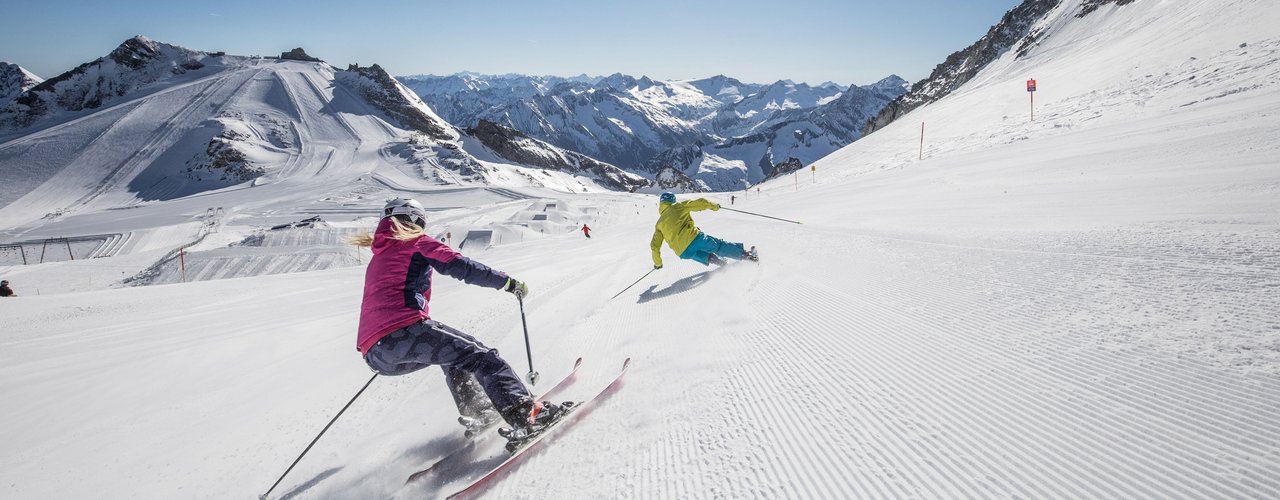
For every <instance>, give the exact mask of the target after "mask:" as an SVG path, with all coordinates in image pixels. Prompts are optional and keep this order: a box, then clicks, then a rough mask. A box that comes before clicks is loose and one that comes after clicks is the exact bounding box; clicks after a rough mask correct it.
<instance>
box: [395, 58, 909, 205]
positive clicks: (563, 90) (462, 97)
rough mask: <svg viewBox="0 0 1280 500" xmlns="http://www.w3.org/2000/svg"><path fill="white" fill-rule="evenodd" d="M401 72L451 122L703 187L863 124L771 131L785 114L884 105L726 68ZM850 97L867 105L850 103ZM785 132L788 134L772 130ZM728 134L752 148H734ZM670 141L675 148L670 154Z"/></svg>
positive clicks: (749, 176) (764, 171)
mask: <svg viewBox="0 0 1280 500" xmlns="http://www.w3.org/2000/svg"><path fill="white" fill-rule="evenodd" d="M896 80H897V77H896V76H895V77H890V78H887V79H886V80H885V81H882V82H879V83H877V84H874V85H880V86H882V87H877V89H875V90H874V91H873V92H872V93H871V94H870V95H872V96H875V97H876V98H879V97H881V96H886V95H887V96H888V98H887V99H885V100H884V102H885V103H887V102H888V101H889V100H892V99H893V98H894V97H897V94H896V93H892V92H888V93H887V91H891V90H892V88H893V87H895V85H896V86H897V87H901V85H898V84H897V81H896ZM401 81H402V82H404V83H405V84H406V86H408V87H409V88H411V89H414V91H415V92H417V93H418V94H419V95H420V96H421V97H422V98H423V100H425V101H426V102H428V103H430V104H431V106H432V108H434V109H442V110H448V111H447V112H442V116H444V117H445V119H447V120H450V121H451V122H452V123H455V124H460V125H468V124H472V123H476V122H477V121H479V120H485V121H490V122H494V123H500V124H502V125H503V126H505V127H509V128H513V129H516V130H520V131H521V132H524V133H526V134H528V135H529V136H531V137H534V138H537V139H540V140H543V141H546V142H548V143H550V144H554V145H556V146H559V147H563V148H566V149H570V150H574V151H581V152H583V153H585V154H588V155H590V156H593V157H596V158H600V159H603V160H606V161H609V162H610V163H613V164H616V165H619V166H621V167H623V168H626V169H628V170H630V171H632V172H636V173H640V174H642V175H645V176H647V177H649V178H655V177H654V176H655V175H656V173H657V172H658V171H659V170H660V169H662V168H664V167H673V168H677V169H679V170H681V171H682V172H683V173H685V174H686V175H688V176H690V177H691V178H693V179H694V180H695V185H697V186H699V187H698V189H701V190H728V189H739V188H741V187H742V186H744V185H747V184H749V183H751V182H758V181H759V180H761V179H763V178H765V177H766V176H767V175H768V174H769V173H771V172H772V171H773V170H774V165H775V164H776V163H781V162H784V161H788V159H790V158H797V159H798V160H797V161H805V162H810V161H813V160H816V159H817V158H820V157H821V155H822V154H825V153H829V152H831V151H834V149H835V148H838V147H840V146H843V145H845V144H848V143H849V142H851V141H853V140H855V139H857V137H858V136H859V134H860V133H861V132H860V129H861V127H853V128H850V127H831V126H828V125H829V122H830V120H828V121H827V122H824V124H823V125H806V124H800V125H798V127H799V128H798V129H796V128H795V127H793V129H792V130H788V131H786V132H785V133H783V132H779V130H780V128H779V127H783V126H784V125H783V124H784V123H796V122H800V121H803V120H807V119H808V118H807V116H808V115H809V114H810V113H814V114H816V115H825V116H834V115H837V114H848V113H861V114H866V113H868V112H870V113H875V112H877V111H879V107H877V106H878V105H883V104H884V103H878V104H877V103H871V102H868V101H867V100H866V99H851V100H849V101H846V102H844V103H837V101H839V99H840V96H841V95H843V94H845V93H848V91H847V90H845V89H841V88H840V87H839V86H836V85H835V84H830V83H827V84H823V85H819V86H817V87H811V86H809V85H807V84H803V83H794V82H790V81H785V80H784V81H779V82H775V83H774V84H771V85H760V84H744V83H742V82H741V81H739V80H736V79H733V78H730V77H726V76H724V75H717V76H714V77H710V78H705V79H700V80H690V81H657V80H653V79H650V78H647V77H641V78H634V77H631V76H627V75H623V74H614V75H610V76H608V77H602V78H597V79H588V78H584V77H577V78H574V79H565V78H555V77H529V76H524V77H522V76H518V75H503V76H483V75H477V74H474V73H461V74H457V75H450V76H443V77H435V76H430V75H427V76H422V75H419V76H413V77H402V78H401ZM851 88H857V87H851ZM899 93H900V92H899ZM854 100H856V101H857V103H858V105H859V106H868V107H870V108H871V109H870V110H869V111H866V110H862V109H858V110H853V109H850V108H849V104H850V102H852V101H854ZM862 119H863V120H864V121H865V118H862ZM819 121H822V120H819ZM798 130H799V131H798ZM788 134H789V135H790V136H792V137H794V139H786V138H782V137H780V136H783V135H788ZM815 140H816V141H817V143H818V145H817V146H814V142H815ZM730 142H732V143H735V144H737V145H741V144H758V145H760V147H755V146H749V147H735V146H732V145H728V144H727V143H730ZM721 143H726V145H725V147H723V148H721V149H720V150H719V151H718V154H717V155H714V156H705V157H701V158H700V159H699V160H698V161H697V162H695V163H690V164H681V163H673V162H671V161H670V160H671V158H673V157H676V156H680V155H681V151H684V150H687V148H688V146H690V145H697V144H721ZM775 144H776V145H777V147H776V149H773V148H774V145H775ZM672 149H675V150H677V151H674V152H672V153H669V154H668V153H667V151H668V150H672ZM721 155H723V156H721ZM775 160H776V161H775Z"/></svg>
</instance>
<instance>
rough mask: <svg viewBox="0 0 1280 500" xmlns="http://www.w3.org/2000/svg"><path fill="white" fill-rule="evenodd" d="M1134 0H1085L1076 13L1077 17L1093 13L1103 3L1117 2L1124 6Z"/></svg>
mask: <svg viewBox="0 0 1280 500" xmlns="http://www.w3.org/2000/svg"><path fill="white" fill-rule="evenodd" d="M1133 2H1134V0H1084V5H1081V6H1080V13H1079V14H1076V17H1084V16H1087V15H1089V14H1092V13H1093V11H1095V10H1098V8H1099V7H1102V6H1103V5H1107V4H1116V5H1121V6H1123V5H1129V4H1131V3H1133Z"/></svg>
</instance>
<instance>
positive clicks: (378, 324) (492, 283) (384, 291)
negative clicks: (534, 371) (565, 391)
mask: <svg viewBox="0 0 1280 500" xmlns="http://www.w3.org/2000/svg"><path fill="white" fill-rule="evenodd" d="M426 217H427V213H426V211H425V210H424V209H423V208H422V205H421V204H419V203H418V202H417V201H415V200H412V199H407V198H396V199H393V200H390V201H388V202H387V204H386V206H384V207H383V209H382V220H381V221H380V222H379V223H378V228H377V230H376V231H375V232H374V234H372V235H370V234H368V233H365V234H363V235H360V236H357V237H355V238H353V239H352V243H354V244H356V245H360V246H369V247H372V250H373V258H372V259H371V260H370V262H369V267H368V268H367V269H366V270H365V281H364V301H363V303H361V305H360V328H359V336H358V338H357V342H356V348H357V349H359V351H360V353H361V354H362V355H363V356H364V360H365V363H367V364H368V365H369V367H370V368H372V369H373V370H374V371H375V372H378V373H380V374H383V375H404V374H407V373H410V372H414V371H417V370H420V369H422V368H426V367H428V366H431V365H439V366H440V367H441V368H443V369H444V375H445V381H446V382H447V383H448V385H449V391H450V392H451V393H452V394H453V399H454V402H455V403H456V404H457V407H458V412H459V413H460V414H461V415H462V416H461V418H459V419H458V420H459V422H460V423H462V424H463V425H465V426H467V427H468V429H474V428H478V427H483V426H487V425H488V424H490V423H493V422H495V421H497V419H498V418H499V417H501V418H502V419H504V420H506V422H507V423H508V424H510V425H511V426H512V428H514V429H518V428H527V427H528V426H530V425H541V424H544V423H546V422H549V421H551V420H554V419H555V418H556V417H557V416H558V414H559V413H560V412H561V410H562V409H561V406H560V405H558V404H554V403H550V402H545V401H544V402H537V401H534V400H533V397H532V396H531V395H530V394H529V390H528V389H527V388H525V386H524V383H523V382H521V381H520V377H519V376H517V375H516V373H515V371H514V370H512V369H511V365H510V364H508V363H507V362H506V361H505V360H503V359H502V358H501V357H499V356H498V351H497V350H496V349H492V348H489V347H486V346H484V345H483V344H481V343H480V342H479V341H478V340H476V339H475V338H473V337H471V336H470V335H467V334H465V333H463V332H461V331H458V330H456V329H454V328H451V327H449V326H447V325H445V324H443V323H440V322H438V321H435V320H432V319H431V318H430V316H429V315H428V314H427V311H428V307H427V303H428V302H429V301H430V300H431V283H432V281H431V279H432V276H431V274H432V270H433V269H434V270H436V271H439V272H440V273H441V274H444V275H446V276H450V277H452V278H455V279H458V280H462V281H463V282H465V283H467V284H471V285H477V286H483V287H487V288H496V289H499V290H503V291H507V292H511V293H512V294H515V295H516V297H518V298H520V299H523V298H524V297H526V296H527V295H528V293H529V288H528V287H527V286H526V285H525V284H524V283H522V282H520V281H518V280H516V279H515V278H512V277H510V276H507V275H506V273H502V272H499V271H495V270H493V269H490V268H488V267H486V266H485V265H483V264H481V263H479V262H476V261H473V260H471V259H469V258H466V257H463V256H462V255H461V254H459V253H458V252H456V251H454V250H453V249H452V248H449V246H447V245H445V244H444V243H441V242H440V241H439V240H436V239H435V238H432V237H430V236H428V235H426V234H423V232H422V231H423V227H424V226H425V225H426Z"/></svg>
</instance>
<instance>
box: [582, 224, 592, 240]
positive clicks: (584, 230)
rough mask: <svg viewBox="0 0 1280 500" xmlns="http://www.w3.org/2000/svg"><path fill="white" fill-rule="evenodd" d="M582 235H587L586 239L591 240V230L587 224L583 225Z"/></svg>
mask: <svg viewBox="0 0 1280 500" xmlns="http://www.w3.org/2000/svg"><path fill="white" fill-rule="evenodd" d="M582 234H584V235H586V237H587V238H591V228H589V227H587V225H586V224H583V225H582Z"/></svg>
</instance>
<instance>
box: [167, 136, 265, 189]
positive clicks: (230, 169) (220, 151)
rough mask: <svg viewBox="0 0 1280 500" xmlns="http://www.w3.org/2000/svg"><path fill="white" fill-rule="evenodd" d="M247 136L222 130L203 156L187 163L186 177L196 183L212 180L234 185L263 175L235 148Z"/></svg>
mask: <svg viewBox="0 0 1280 500" xmlns="http://www.w3.org/2000/svg"><path fill="white" fill-rule="evenodd" d="M248 138H249V136H247V135H245V134H241V133H237V132H235V131H232V130H223V131H222V133H220V134H218V135H217V136H216V137H214V138H213V139H212V140H210V141H209V145H208V147H206V148H205V151H204V153H203V154H201V155H198V156H197V157H196V158H193V159H191V160H190V161H188V162H187V170H186V174H187V177H188V178H190V179H193V180H197V181H203V180H213V179H216V180H218V181H222V182H226V183H227V184H235V183H238V182H244V181H247V180H251V179H253V178H255V177H258V176H261V175H262V174H263V169H262V168H260V167H257V166H254V165H253V164H252V163H251V162H250V161H249V157H248V156H245V154H244V153H243V152H241V151H240V150H239V149H237V148H236V146H235V144H236V143H237V142H242V141H244V140H245V139H248Z"/></svg>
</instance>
